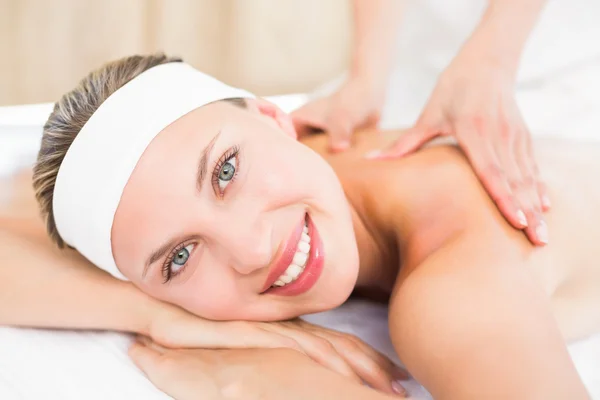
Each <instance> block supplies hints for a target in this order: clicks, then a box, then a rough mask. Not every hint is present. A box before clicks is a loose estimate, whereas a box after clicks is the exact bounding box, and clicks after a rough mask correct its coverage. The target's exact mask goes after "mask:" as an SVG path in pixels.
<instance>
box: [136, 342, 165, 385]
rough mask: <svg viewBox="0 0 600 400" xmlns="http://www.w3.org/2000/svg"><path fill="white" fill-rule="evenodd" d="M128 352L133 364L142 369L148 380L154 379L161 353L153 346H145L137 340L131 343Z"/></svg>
mask: <svg viewBox="0 0 600 400" xmlns="http://www.w3.org/2000/svg"><path fill="white" fill-rule="evenodd" d="M128 353H129V357H130V358H131V359H132V360H133V362H134V364H135V365H136V366H137V367H138V368H139V369H140V370H142V372H143V373H144V374H146V375H147V376H148V378H150V380H154V378H155V377H156V374H157V370H158V368H159V365H160V360H161V356H162V354H161V353H160V352H159V351H157V350H155V349H153V348H150V347H148V346H145V345H144V344H142V343H141V342H139V341H135V342H134V343H133V344H132V345H131V347H130V348H129V352H128Z"/></svg>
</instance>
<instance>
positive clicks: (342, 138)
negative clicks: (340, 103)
mask: <svg viewBox="0 0 600 400" xmlns="http://www.w3.org/2000/svg"><path fill="white" fill-rule="evenodd" d="M358 119H359V118H357V117H356V114H355V113H353V112H350V111H349V110H348V109H347V108H338V109H336V110H334V111H333V112H332V114H331V116H330V117H329V118H328V119H327V130H328V132H327V133H328V135H329V147H330V149H331V150H332V151H335V152H339V151H344V150H347V149H349V148H350V139H351V137H352V133H353V132H354V129H355V128H356V126H357V125H358V124H359V122H358Z"/></svg>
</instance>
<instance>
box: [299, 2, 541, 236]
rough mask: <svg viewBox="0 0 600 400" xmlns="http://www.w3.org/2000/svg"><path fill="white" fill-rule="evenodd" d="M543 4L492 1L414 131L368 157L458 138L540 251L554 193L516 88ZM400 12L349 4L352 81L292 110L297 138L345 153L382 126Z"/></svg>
mask: <svg viewBox="0 0 600 400" xmlns="http://www.w3.org/2000/svg"><path fill="white" fill-rule="evenodd" d="M544 3H545V0H497V1H494V0H490V1H489V5H488V8H487V9H486V11H485V13H484V14H483V16H482V18H481V20H480V22H479V24H478V25H477V27H476V28H475V30H474V31H473V32H472V33H471V35H470V37H469V38H468V39H467V40H466V41H465V43H464V44H463V46H462V47H461V49H460V50H459V51H458V53H457V54H456V56H455V57H454V59H453V60H452V61H451V62H450V64H449V65H448V66H446V68H445V69H444V70H443V71H440V74H439V78H438V80H437V84H436V86H435V88H434V90H433V92H432V93H431V95H430V97H429V100H428V102H427V104H426V105H425V107H424V108H423V110H422V112H421V114H420V116H419V118H418V119H417V121H416V123H415V125H414V126H413V127H412V128H411V129H410V130H409V131H408V132H407V134H405V135H403V136H402V137H400V138H398V140H396V141H394V142H393V143H390V144H389V145H388V146H387V147H386V148H380V149H377V150H375V151H373V153H372V154H371V156H372V157H374V158H380V159H381V158H399V157H403V156H405V155H407V154H410V153H412V152H414V151H416V150H418V149H419V148H420V147H421V146H422V145H423V144H425V143H427V142H428V141H429V140H431V139H432V138H434V137H436V136H451V137H453V138H455V139H456V140H457V142H458V144H459V145H460V147H461V148H462V149H463V150H464V152H465V154H466V156H467V158H468V160H469V161H470V163H471V165H472V166H473V169H474V170H475V173H476V174H477V176H478V177H479V179H480V180H481V182H482V184H483V186H484V187H485V189H486V190H487V191H488V192H489V194H490V196H491V197H492V199H494V201H495V202H496V204H497V206H498V208H499V209H500V211H501V212H502V214H503V215H504V216H505V218H506V219H507V221H508V222H509V223H510V224H511V225H513V226H514V227H515V228H517V229H522V228H524V227H525V226H529V227H530V229H528V230H527V231H526V233H527V237H528V238H529V239H530V241H531V242H532V243H533V244H535V245H539V246H543V245H545V244H546V243H547V242H548V239H549V238H548V228H547V224H546V221H545V220H544V216H543V211H547V210H548V209H549V208H550V206H551V203H550V197H551V196H549V194H548V192H547V190H546V186H545V184H544V183H543V179H542V177H541V176H540V173H539V171H540V169H539V167H538V163H537V161H536V157H535V155H534V150H533V146H532V143H531V135H530V132H529V130H528V128H527V126H526V124H525V122H524V120H523V118H522V116H521V113H520V111H519V108H518V106H517V103H516V101H515V95H514V91H515V85H516V76H517V72H518V67H519V61H520V58H521V53H522V51H523V48H524V46H525V44H526V42H527V39H528V37H529V35H530V33H531V31H532V29H533V27H534V26H535V23H536V21H537V18H538V16H539V14H540V13H541V11H542V9H543V6H544ZM401 5H402V2H401V1H394V0H376V1H367V0H355V1H354V2H353V7H354V31H355V32H354V37H355V40H354V42H353V44H354V46H353V52H352V53H353V55H352V60H351V63H350V66H349V73H348V79H347V81H346V82H345V83H344V84H343V85H342V86H341V87H340V89H339V90H338V91H336V92H335V93H333V94H332V95H331V96H328V97H325V98H320V99H316V100H314V101H312V102H309V103H308V104H306V105H305V106H304V107H302V108H300V109H299V110H297V111H295V112H294V113H293V118H294V123H295V125H296V128H297V130H298V132H299V133H300V134H303V133H306V132H310V131H314V130H315V129H317V130H322V131H325V132H327V133H328V136H329V137H330V147H331V149H332V150H333V151H344V150H346V149H348V148H349V147H350V146H351V143H352V140H351V139H352V134H353V132H354V131H355V130H356V129H358V128H361V127H362V128H365V127H372V126H376V125H377V122H378V121H379V118H380V115H381V112H382V108H383V104H384V100H385V94H386V90H387V88H388V79H389V76H390V73H391V70H392V68H391V67H392V64H393V61H394V60H393V58H392V57H391V56H390V55H391V54H393V46H394V39H395V37H396V36H397V34H396V31H397V27H398V25H399V24H400V22H401V14H402V12H401V10H400V8H401ZM425 23H427V22H425ZM430 23H432V22H431V21H430ZM507 27H510V29H507ZM401 61H403V60H401ZM403 62H404V61H403ZM542 170H543V169H542Z"/></svg>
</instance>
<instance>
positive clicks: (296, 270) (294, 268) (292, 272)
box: [284, 264, 304, 280]
mask: <svg viewBox="0 0 600 400" xmlns="http://www.w3.org/2000/svg"><path fill="white" fill-rule="evenodd" d="M302 271H304V268H302V267H300V266H298V265H296V264H292V265H290V266H289V267H288V269H286V270H285V274H284V275H286V276H291V277H292V278H293V279H294V280H295V279H296V278H297V277H298V275H300V274H301V273H302Z"/></svg>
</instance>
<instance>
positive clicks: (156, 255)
mask: <svg viewBox="0 0 600 400" xmlns="http://www.w3.org/2000/svg"><path fill="white" fill-rule="evenodd" d="M220 134H221V131H220V130H219V132H217V134H216V135H215V136H214V137H213V138H212V140H211V141H210V142H209V143H208V145H206V147H205V148H204V150H202V155H201V156H200V159H199V160H198V168H197V170H196V188H197V190H198V193H199V192H200V190H201V189H202V185H203V184H204V180H205V178H206V175H207V170H208V160H209V159H210V154H211V153H212V149H213V147H214V146H215V143H216V142H217V139H218V138H219V135H220ZM179 241H180V238H173V239H171V240H169V241H167V242H166V243H164V244H163V245H162V246H160V247H159V248H158V249H156V250H154V251H153V252H152V253H151V254H150V257H148V259H147V260H146V265H145V266H144V271H143V272H142V279H145V278H146V274H147V273H148V270H149V269H150V266H151V265H152V264H154V263H155V262H156V261H158V260H160V259H161V258H163V257H164V255H165V254H166V253H167V252H168V251H169V249H172V248H173V247H174V246H175V245H176V242H179Z"/></svg>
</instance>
